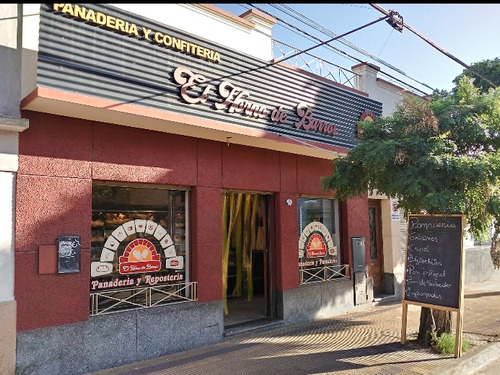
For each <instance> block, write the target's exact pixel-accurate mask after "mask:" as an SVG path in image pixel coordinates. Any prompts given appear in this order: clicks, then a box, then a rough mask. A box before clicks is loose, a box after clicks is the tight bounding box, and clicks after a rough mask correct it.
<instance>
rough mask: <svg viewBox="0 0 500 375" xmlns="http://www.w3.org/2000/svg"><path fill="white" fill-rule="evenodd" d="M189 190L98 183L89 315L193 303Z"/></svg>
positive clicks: (94, 208)
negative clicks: (190, 277) (190, 278)
mask: <svg viewBox="0 0 500 375" xmlns="http://www.w3.org/2000/svg"><path fill="white" fill-rule="evenodd" d="M187 197H188V191H187V190H178V189H168V188H159V187H146V186H120V185H109V184H105V183H102V184H95V185H94V186H93V188H92V222H91V231H92V238H91V241H92V242H91V267H90V273H91V275H90V293H91V295H90V298H91V308H90V310H91V315H97V314H102V313H106V312H115V311H120V310H124V309H134V308H147V307H152V306H157V305H161V304H166V303H173V302H182V301H186V300H188V301H189V300H193V299H194V298H195V296H196V291H195V290H194V285H193V284H192V283H190V282H189V272H188V271H189V267H188V265H189V264H188V263H189V246H188V228H187V223H188V220H187V216H188V201H187Z"/></svg>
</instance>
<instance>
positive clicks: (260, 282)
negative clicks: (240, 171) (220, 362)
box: [222, 192, 272, 327]
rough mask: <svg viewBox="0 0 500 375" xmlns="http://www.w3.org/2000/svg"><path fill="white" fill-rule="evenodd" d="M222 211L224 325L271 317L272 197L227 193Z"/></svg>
mask: <svg viewBox="0 0 500 375" xmlns="http://www.w3.org/2000/svg"><path fill="white" fill-rule="evenodd" d="M222 212H223V215H222V241H223V242H222V285H223V286H222V287H223V297H224V326H225V327H229V326H234V325H240V324H245V323H249V322H253V321H256V320H260V319H264V318H267V317H270V316H271V311H272V309H271V305H270V281H269V278H270V272H269V270H270V264H269V263H270V257H269V245H268V244H269V196H268V195H263V194H257V193H241V192H225V193H224V196H223V207H222Z"/></svg>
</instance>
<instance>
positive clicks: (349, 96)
mask: <svg viewBox="0 0 500 375" xmlns="http://www.w3.org/2000/svg"><path fill="white" fill-rule="evenodd" d="M40 6H41V7H40V9H39V13H40V14H39V21H40V22H39V29H38V35H37V41H36V43H37V44H36V51H35V52H33V51H31V52H33V53H27V54H26V58H25V60H23V69H24V66H26V67H32V69H30V70H29V71H28V70H27V71H26V72H25V73H23V80H24V81H25V82H23V87H24V91H25V92H26V95H24V99H23V100H22V103H21V108H22V115H23V117H24V118H27V119H29V129H27V130H25V131H24V132H22V133H21V134H20V136H19V170H18V174H17V185H16V219H15V267H16V268H15V275H16V276H15V278H16V279H15V297H16V301H17V331H18V332H17V361H18V364H19V366H20V367H24V366H30V369H31V371H32V372H30V373H33V374H48V373H50V374H65V375H68V374H83V373H86V372H90V371H95V370H97V369H103V368H108V367H112V366H116V365H119V364H123V363H128V362H133V361H139V360H143V359H147V358H152V357H155V356H159V355H163V354H168V353H173V352H177V351H181V350H186V349H190V348H195V347H198V346H202V345H208V344H212V343H216V342H220V341H222V340H223V339H224V337H225V336H227V335H229V334H235V333H237V332H238V330H241V329H244V327H245V326H248V325H251V324H253V323H255V322H256V321H259V322H261V323H262V322H264V324H270V323H272V324H281V325H287V324H295V323H300V322H303V321H307V320H312V319H320V318H324V317H329V316H334V315H335V314H339V313H343V312H346V311H349V310H353V309H355V308H356V306H357V305H358V304H361V303H366V302H367V301H369V295H370V288H369V278H370V270H369V269H368V268H366V267H365V268H363V266H362V267H361V268H359V264H360V263H361V264H364V263H366V262H365V259H369V256H370V255H369V254H367V253H366V250H365V249H364V243H363V241H364V238H368V237H369V233H370V232H369V222H368V214H367V212H368V200H367V199H366V197H365V198H356V199H353V200H350V201H347V202H337V201H335V200H332V199H331V197H330V196H329V194H328V193H327V192H324V191H323V190H322V186H321V177H322V176H327V175H330V174H331V171H332V170H331V168H332V164H331V160H332V159H333V158H335V157H341V156H342V155H345V154H346V153H347V152H348V150H349V149H350V148H352V147H353V146H354V145H355V144H356V142H357V132H356V125H357V122H358V121H359V120H360V119H361V118H364V117H366V115H367V114H369V115H370V116H377V115H380V113H381V104H380V103H379V102H377V101H374V100H372V99H370V98H369V97H368V96H367V95H366V94H364V93H362V92H359V91H356V90H353V89H351V88H348V87H345V86H342V85H340V84H337V83H334V82H332V81H328V80H326V79H324V78H321V77H318V76H314V75H311V74H309V73H306V72H304V71H301V70H298V69H296V68H293V67H291V66H288V65H286V64H282V63H277V62H272V63H271V62H269V61H265V60H262V59H259V58H257V57H254V56H252V55H249V54H243V53H241V52H238V51H236V50H233V49H230V48H228V47H225V46H224V45H221V44H219V43H214V42H211V41H210V40H206V39H203V38H201V37H199V36H196V35H193V34H189V33H187V32H184V31H182V30H181V29H176V28H172V27H170V26H168V25H166V24H164V23H161V22H159V21H155V20H153V19H152V18H149V17H142V16H139V15H138V14H136V13H133V12H128V11H125V10H123V9H121V8H119V7H115V6H112V5H110V6H108V5H102V4H85V5H78V4H41V5H40ZM198 7H201V5H198ZM200 9H201V8H200ZM210 9H212V8H210ZM212 10H213V9H212ZM252 16H254V17H257V18H258V19H259V20H260V21H261V22H267V23H268V24H272V22H273V21H272V20H270V19H269V17H267V16H264V15H259V14H255V12H253V14H252ZM186 22H189V21H188V20H186ZM214 22H215V20H214ZM228 37H229V35H228ZM33 67H35V68H33ZM359 249H361V251H362V253H361V257H360V256H359ZM110 348H119V350H114V349H113V350H111V349H110Z"/></svg>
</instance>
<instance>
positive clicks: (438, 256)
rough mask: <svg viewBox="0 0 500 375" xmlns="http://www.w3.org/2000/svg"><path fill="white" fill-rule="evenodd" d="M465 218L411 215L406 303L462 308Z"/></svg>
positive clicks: (458, 216)
mask: <svg viewBox="0 0 500 375" xmlns="http://www.w3.org/2000/svg"><path fill="white" fill-rule="evenodd" d="M461 268H462V216H461V215H456V216H441V215H439V216H435V215H409V219H408V246H407V251H406V272H405V288H404V293H405V295H404V300H406V301H413V302H418V303H422V304H430V305H436V306H443V307H450V308H456V309H458V308H459V307H460V306H459V305H460V303H459V301H460V292H461V291H460V284H461V272H462V270H461Z"/></svg>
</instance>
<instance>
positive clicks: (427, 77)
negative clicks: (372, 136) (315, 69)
mask: <svg viewBox="0 0 500 375" xmlns="http://www.w3.org/2000/svg"><path fill="white" fill-rule="evenodd" d="M212 5H214V6H216V7H218V8H221V9H223V10H225V11H227V12H230V13H232V14H235V15H240V14H242V13H244V12H245V11H247V10H248V9H251V8H254V9H256V10H260V11H264V13H267V14H268V15H271V16H274V18H277V19H278V22H277V23H276V24H275V25H274V27H273V34H272V36H273V38H274V39H277V40H279V41H281V42H285V43H288V44H291V45H293V46H295V47H297V48H298V49H299V50H305V49H308V48H311V47H313V46H314V45H317V44H319V43H321V42H319V41H318V40H317V39H313V38H311V37H307V36H304V34H303V33H302V31H305V32H307V33H309V34H311V35H313V36H314V37H316V38H319V39H320V40H321V41H326V40H329V39H332V38H334V37H336V36H343V35H344V34H346V33H349V34H348V35H346V36H344V37H343V39H344V40H345V41H344V42H341V41H340V40H335V41H333V42H332V43H330V45H331V46H333V47H335V48H337V49H339V50H341V51H343V52H335V51H332V49H331V48H327V47H324V46H323V47H318V48H314V49H312V50H310V51H309V52H308V53H310V54H312V55H315V56H317V57H321V58H322V59H325V60H327V61H329V62H330V63H332V64H335V65H340V66H341V67H343V68H347V69H350V68H351V67H352V66H353V65H357V64H359V63H360V62H370V63H372V64H374V65H376V66H378V67H379V68H380V69H381V73H382V74H381V73H379V76H378V77H379V78H382V79H386V80H389V81H392V82H394V83H395V84H398V81H397V80H401V81H403V82H405V83H407V84H409V85H411V86H412V87H413V88H416V89H417V90H420V91H422V92H424V93H426V94H430V93H432V91H433V90H434V89H438V90H447V91H450V90H451V89H452V88H453V87H454V84H453V79H454V78H455V77H457V76H458V75H460V74H461V73H462V72H463V71H464V69H466V66H470V65H471V64H473V63H476V62H479V61H483V60H489V59H495V58H496V57H500V4H481V3H477V4H431V3H419V4H417V3H414V4H411V3H410V4H385V3H380V4H378V3H377V5H378V6H379V7H381V8H383V9H385V10H386V11H395V12H397V13H399V14H400V16H402V18H403V22H404V23H405V24H406V25H408V26H409V28H406V27H405V28H403V30H402V32H399V31H397V30H395V29H394V28H392V27H391V26H390V25H389V24H388V23H387V22H386V21H385V20H383V21H380V22H376V23H374V24H372V25H369V26H366V25H367V24H369V23H371V22H373V21H377V20H378V19H380V18H381V17H383V16H384V14H383V13H382V12H381V11H380V10H378V9H376V8H375V7H374V6H372V5H370V4H368V3H367V4H363V3H356V4H344V3H327V4H318V3H308V4H306V3H298V4H287V3H252V4H250V5H249V4H247V3H226V4H212ZM304 17H305V18H304ZM280 20H283V21H285V22H286V23H288V24H289V25H286V24H285V23H284V22H282V21H280ZM290 25H291V26H295V27H296V28H298V29H300V30H301V31H297V30H295V29H293V28H292V27H291V26H290ZM311 25H315V27H312V26H311ZM318 26H319V28H320V30H319V31H318V30H317V28H318ZM321 28H323V30H326V32H321ZM359 28H360V29H359ZM356 29H359V30H357V31H356ZM351 32H352V33H351ZM332 33H333V34H332ZM424 39H427V40H428V41H430V42H431V43H433V44H435V45H437V46H438V48H440V49H442V50H444V51H445V53H443V52H440V51H439V49H438V48H436V47H434V46H433V45H432V44H431V43H429V42H427V41H426V40H424ZM450 55H451V56H452V57H454V59H453V58H452V57H450ZM274 57H275V58H279V57H280V56H276V55H275V56H274ZM460 62H461V63H460ZM393 78H394V79H395V80H394V79H393ZM417 92H418V91H417ZM422 92H419V93H420V94H422Z"/></svg>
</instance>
